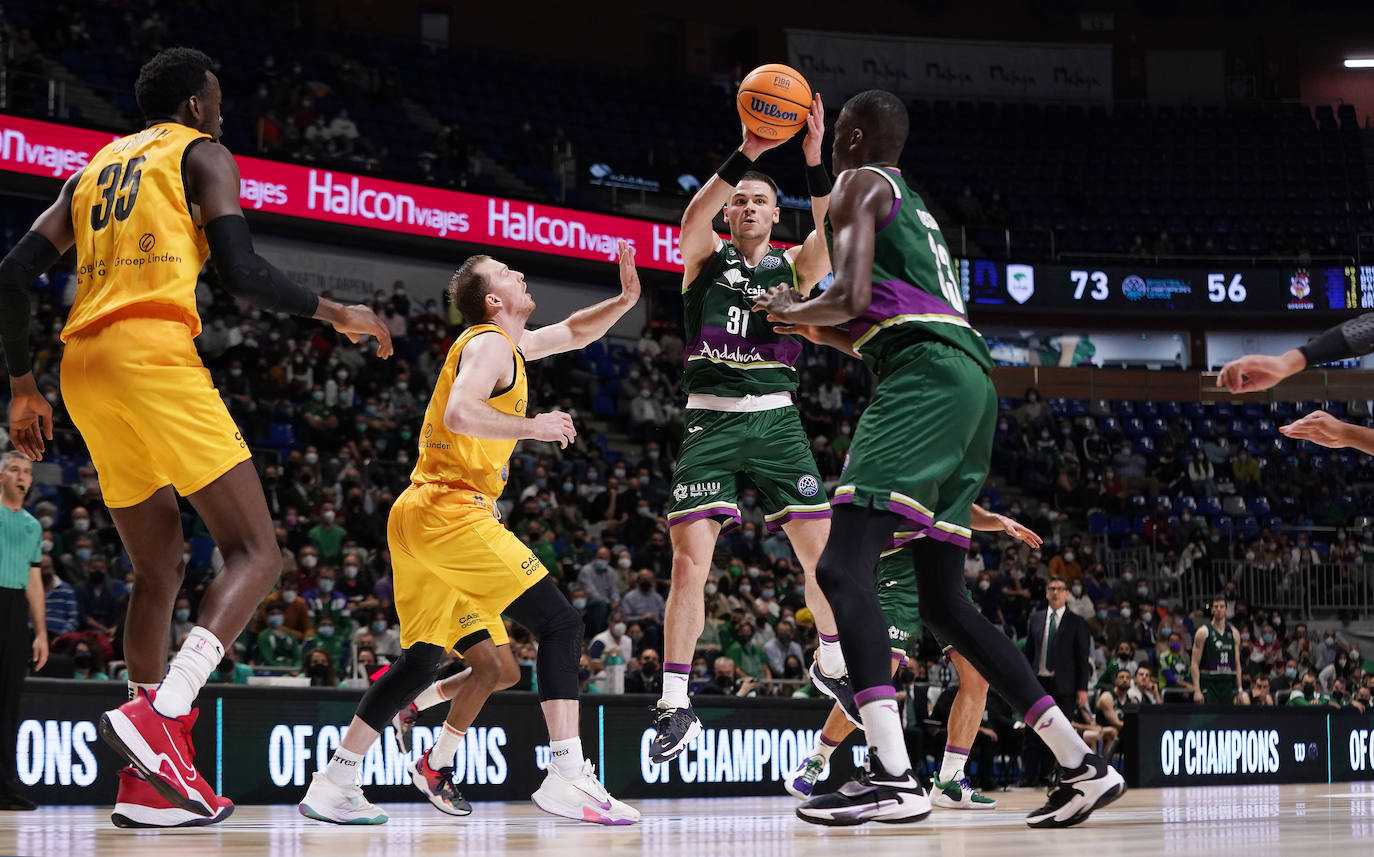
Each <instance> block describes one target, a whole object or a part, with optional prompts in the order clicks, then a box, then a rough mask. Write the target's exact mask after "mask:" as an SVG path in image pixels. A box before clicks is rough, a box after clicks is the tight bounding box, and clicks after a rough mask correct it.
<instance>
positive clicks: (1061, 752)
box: [1035, 706, 1088, 768]
mask: <svg viewBox="0 0 1374 857" xmlns="http://www.w3.org/2000/svg"><path fill="white" fill-rule="evenodd" d="M1035 734H1036V735H1037V736H1039V738H1040V740H1041V741H1044V742H1045V743H1046V744H1047V745H1049V748H1050V752H1052V753H1054V758H1055V759H1057V760H1058V761H1059V764H1060V765H1063V766H1064V767H1065V768H1076V767H1078V766H1079V765H1081V764H1083V757H1084V756H1086V755H1088V745H1087V744H1084V743H1083V739H1082V738H1080V737H1079V735H1078V732H1077V731H1076V730H1075V729H1074V728H1073V724H1072V723H1070V722H1069V718H1068V717H1067V716H1066V715H1065V714H1064V712H1062V711H1060V710H1059V708H1058V707H1057V706H1056V707H1054V708H1050V709H1048V710H1046V711H1045V713H1044V714H1041V715H1040V719H1039V720H1036V721H1035Z"/></svg>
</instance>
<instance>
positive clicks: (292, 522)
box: [286, 515, 301, 527]
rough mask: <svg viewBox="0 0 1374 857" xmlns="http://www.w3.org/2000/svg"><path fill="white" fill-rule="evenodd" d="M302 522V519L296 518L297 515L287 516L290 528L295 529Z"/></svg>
mask: <svg viewBox="0 0 1374 857" xmlns="http://www.w3.org/2000/svg"><path fill="white" fill-rule="evenodd" d="M300 520H301V519H300V518H298V517H296V516H295V515H287V516H286V525H287V526H288V527H294V526H296V524H298V523H300Z"/></svg>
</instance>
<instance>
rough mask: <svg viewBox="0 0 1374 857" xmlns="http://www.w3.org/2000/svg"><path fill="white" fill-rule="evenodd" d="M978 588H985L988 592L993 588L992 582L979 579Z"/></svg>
mask: <svg viewBox="0 0 1374 857" xmlns="http://www.w3.org/2000/svg"><path fill="white" fill-rule="evenodd" d="M978 588H979V589H981V590H983V591H984V592H987V591H988V590H989V589H991V588H992V582H991V581H987V580H980V581H978Z"/></svg>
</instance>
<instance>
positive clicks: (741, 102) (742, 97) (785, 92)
mask: <svg viewBox="0 0 1374 857" xmlns="http://www.w3.org/2000/svg"><path fill="white" fill-rule="evenodd" d="M735 107H736V108H737V109H738V110H739V115H740V118H741V119H743V120H744V125H745V127H746V128H748V129H749V130H750V131H752V132H754V133H755V134H758V135H759V136H760V137H764V138H766V139H769V140H786V139H787V138H788V137H791V136H792V135H793V134H795V133H797V131H798V129H800V128H801V127H802V126H803V125H805V124H806V116H807V114H808V113H810V112H811V85H810V84H808V83H807V82H806V78H804V77H802V76H801V75H800V74H798V73H797V70H796V69H794V68H791V67H790V66H785V65H782V64H781V63H769V64H768V65H761V66H759V67H758V68H756V69H754V70H753V71H751V72H749V74H747V75H746V76H745V78H744V81H743V82H742V83H740V85H739V95H737V96H736V97H735Z"/></svg>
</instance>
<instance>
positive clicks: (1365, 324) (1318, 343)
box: [1298, 313, 1374, 366]
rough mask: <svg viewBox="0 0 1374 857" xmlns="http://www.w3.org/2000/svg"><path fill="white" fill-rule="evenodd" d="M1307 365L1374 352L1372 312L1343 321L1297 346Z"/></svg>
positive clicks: (1373, 316) (1373, 319) (1373, 315)
mask: <svg viewBox="0 0 1374 857" xmlns="http://www.w3.org/2000/svg"><path fill="white" fill-rule="evenodd" d="M1298 350H1299V351H1301V352H1302V356H1303V357H1306V358H1307V365H1308V366H1319V365H1321V364H1322V363H1332V362H1334V361H1337V360H1349V359H1351V358H1352V357H1363V356H1364V355H1366V354H1369V353H1371V352H1374V313H1365V314H1364V315H1362V316H1360V317H1358V318H1352V319H1350V320H1349V321H1343V322H1341V323H1340V324H1338V325H1336V326H1335V327H1333V328H1331V329H1330V330H1327V331H1326V332H1325V333H1323V334H1321V335H1320V336H1318V337H1317V338H1316V339H1313V340H1312V341H1311V342H1308V343H1307V344H1306V345H1300V346H1298Z"/></svg>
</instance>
